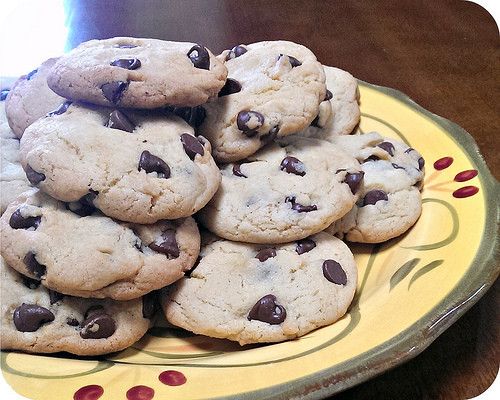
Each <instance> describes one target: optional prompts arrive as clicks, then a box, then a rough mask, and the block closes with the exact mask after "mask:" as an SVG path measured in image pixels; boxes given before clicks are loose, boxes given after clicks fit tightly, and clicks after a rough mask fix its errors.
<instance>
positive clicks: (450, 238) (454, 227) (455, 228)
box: [401, 197, 459, 251]
mask: <svg viewBox="0 0 500 400" xmlns="http://www.w3.org/2000/svg"><path fill="white" fill-rule="evenodd" d="M425 203H438V204H441V205H443V206H445V207H446V208H447V209H448V211H449V212H450V215H451V222H452V229H451V232H450V234H449V235H448V236H447V237H446V238H444V239H443V240H440V241H439V242H435V243H430V244H423V245H419V246H408V247H404V246H401V247H402V248H403V249H413V250H417V251H427V250H435V249H438V248H440V247H444V246H447V245H449V244H450V243H451V242H453V241H454V240H455V238H456V237H457V235H458V229H459V221H458V213H457V210H455V207H453V206H452V205H451V204H450V203H448V202H447V201H445V200H441V199H436V198H432V197H429V198H426V199H422V204H425Z"/></svg>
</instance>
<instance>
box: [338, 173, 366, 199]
mask: <svg viewBox="0 0 500 400" xmlns="http://www.w3.org/2000/svg"><path fill="white" fill-rule="evenodd" d="M364 176H365V173H364V172H363V171H359V172H347V173H346V174H345V178H344V180H343V181H342V183H347V185H348V186H349V188H350V189H351V193H352V194H356V193H357V192H358V190H359V187H360V186H361V182H363V177H364Z"/></svg>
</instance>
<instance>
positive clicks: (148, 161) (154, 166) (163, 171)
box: [138, 150, 170, 179]
mask: <svg viewBox="0 0 500 400" xmlns="http://www.w3.org/2000/svg"><path fill="white" fill-rule="evenodd" d="M138 169H139V171H140V170H141V169H143V170H144V171H146V173H148V174H149V173H151V172H156V173H157V174H158V178H163V179H168V178H170V167H169V166H168V165H167V163H166V162H165V161H163V160H162V159H161V158H160V157H157V156H155V155H153V154H151V153H150V152H149V151H147V150H144V151H143V152H142V153H141V158H140V160H139V166H138Z"/></svg>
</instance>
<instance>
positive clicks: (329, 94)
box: [323, 89, 333, 101]
mask: <svg viewBox="0 0 500 400" xmlns="http://www.w3.org/2000/svg"><path fill="white" fill-rule="evenodd" d="M332 98H333V93H332V92H330V91H329V90H328V89H327V90H326V95H325V100H323V101H328V100H331V99H332Z"/></svg>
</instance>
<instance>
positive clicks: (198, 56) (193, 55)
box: [187, 44, 210, 70]
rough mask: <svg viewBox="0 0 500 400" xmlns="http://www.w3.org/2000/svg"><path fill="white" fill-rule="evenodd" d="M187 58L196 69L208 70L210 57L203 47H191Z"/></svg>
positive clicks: (197, 45)
mask: <svg viewBox="0 0 500 400" xmlns="http://www.w3.org/2000/svg"><path fill="white" fill-rule="evenodd" d="M187 56H188V57H189V59H190V60H191V62H192V63H193V65H194V66H195V67H196V68H200V69H207V70H208V69H210V55H209V54H208V51H207V49H206V48H205V47H203V46H201V45H199V44H196V45H194V46H193V47H191V49H190V50H189V51H188V53H187Z"/></svg>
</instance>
